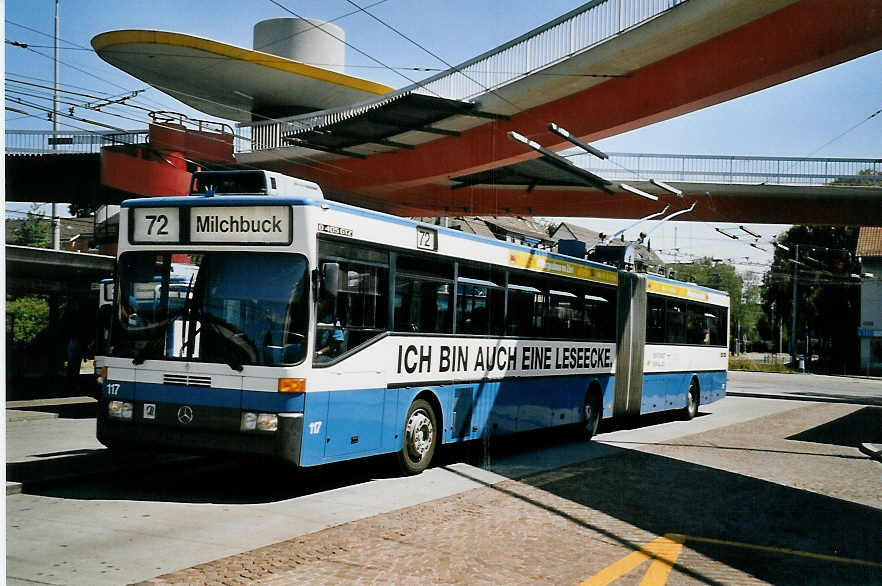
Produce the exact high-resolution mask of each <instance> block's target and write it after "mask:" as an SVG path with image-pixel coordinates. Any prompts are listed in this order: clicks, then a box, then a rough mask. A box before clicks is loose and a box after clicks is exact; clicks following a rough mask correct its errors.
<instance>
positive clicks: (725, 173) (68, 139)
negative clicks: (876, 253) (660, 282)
mask: <svg viewBox="0 0 882 586" xmlns="http://www.w3.org/2000/svg"><path fill="white" fill-rule="evenodd" d="M147 136H148V133H147V131H146V130H131V131H128V132H126V133H119V132H104V131H100V132H87V131H58V132H57V133H53V132H52V131H35V130H7V131H6V145H7V153H10V154H7V174H6V181H7V184H6V198H7V200H9V201H28V202H30V201H35V202H50V201H55V202H70V201H80V202H85V203H89V202H96V201H98V202H100V203H104V204H117V203H119V202H120V201H122V200H123V199H125V198H126V197H129V196H130V195H131V194H126V193H124V192H120V191H115V190H109V189H102V188H101V187H100V185H99V175H100V170H99V158H98V157H99V154H100V150H101V148H102V146H107V145H109V144H120V143H126V144H135V143H139V142H144V141H146V140H147ZM53 146H56V147H57V150H53V148H52V147H53ZM607 154H608V155H609V159H607V160H600V159H598V158H596V157H592V156H589V155H586V154H568V155H566V156H567V158H568V159H569V160H570V161H572V162H573V163H574V164H575V165H576V166H578V167H579V168H582V169H586V170H588V171H591V172H592V173H595V174H597V175H599V176H601V177H604V178H607V179H610V180H613V181H627V182H628V184H629V185H634V186H635V187H638V188H640V189H643V190H645V191H648V192H654V193H658V194H662V193H663V191H662V190H659V189H658V188H657V187H656V186H654V185H652V184H651V183H649V180H650V179H657V180H661V181H664V182H666V183H668V184H670V185H672V186H674V187H677V188H678V189H681V190H682V191H683V192H684V199H683V201H679V200H678V201H674V202H673V206H672V209H678V208H679V207H682V208H685V207H688V206H689V205H691V201H698V202H699V205H697V206H696V209H695V210H694V211H693V213H691V214H687V215H684V216H683V217H682V220H684V221H743V222H752V223H775V224H852V225H865V226H866V225H882V159H868V158H818V157H764V156H742V155H694V154H658V153H618V152H614V153H607ZM53 169H54V170H53ZM499 177H500V175H497V180H496V183H495V184H493V185H492V188H493V189H497V190H498V189H508V190H510V191H512V192H517V193H518V194H519V195H520V197H525V198H530V197H542V194H543V192H549V191H550V192H552V193H555V194H557V195H556V197H557V198H558V199H560V203H559V204H558V206H557V207H556V208H554V212H555V213H551V214H549V215H553V216H554V215H556V216H571V215H572V213H571V209H570V207H571V206H570V200H572V199H576V198H577V199H579V200H581V201H584V200H585V198H595V201H596V205H595V206H594V207H592V208H590V209H587V212H588V213H586V214H584V215H586V216H589V217H609V218H615V217H629V216H634V217H637V216H639V215H640V214H641V213H643V210H644V209H654V207H658V208H659V209H660V208H661V207H663V206H662V205H658V204H655V205H654V206H653V205H652V204H651V203H649V204H648V203H647V202H644V201H643V200H641V199H640V198H635V197H629V198H627V199H625V198H621V197H619V198H613V197H611V196H609V195H607V194H604V193H596V192H586V191H585V190H584V189H572V190H561V188H560V187H553V186H552V187H545V186H542V185H539V186H537V187H536V188H535V189H534V190H531V192H530V193H527V189H526V188H525V186H524V185H523V182H520V183H515V184H512V185H502V184H501V183H500V181H499ZM72 178H73V179H74V180H72ZM450 184H451V185H453V184H454V183H453V182H450ZM475 185H476V186H477V187H476V188H479V187H480V185H479V184H475ZM580 205H582V204H580ZM628 206H633V207H634V209H630V208H629V207H628ZM647 206H648V207H647ZM546 207H547V208H548V206H546ZM453 211H454V212H456V213H461V212H462V211H463V210H453ZM470 213H471V212H470ZM475 213H478V212H475ZM414 215H418V214H414ZM434 215H437V214H434ZM496 215H504V214H496ZM537 215H538V214H537ZM643 215H645V214H643Z"/></svg>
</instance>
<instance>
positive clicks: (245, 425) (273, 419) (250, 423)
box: [239, 411, 279, 431]
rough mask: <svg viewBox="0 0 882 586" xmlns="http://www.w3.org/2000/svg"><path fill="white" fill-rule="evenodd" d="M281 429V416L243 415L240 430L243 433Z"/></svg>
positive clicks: (250, 413) (266, 414)
mask: <svg viewBox="0 0 882 586" xmlns="http://www.w3.org/2000/svg"><path fill="white" fill-rule="evenodd" d="M278 428H279V416H278V415H276V414H275V413H252V412H250V411H246V412H244V413H242V420H241V425H240V426H239V429H240V430H242V431H276V430H277V429H278Z"/></svg>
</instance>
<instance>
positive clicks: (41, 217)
mask: <svg viewBox="0 0 882 586" xmlns="http://www.w3.org/2000/svg"><path fill="white" fill-rule="evenodd" d="M10 244H17V245H19V246H31V247H34V248H49V246H50V245H51V237H50V225H49V221H48V220H47V219H46V216H45V214H44V213H43V212H42V211H41V210H40V205H39V204H36V203H32V204H31V209H30V210H29V211H28V213H27V217H26V218H25V220H24V221H23V222H21V224H20V225H19V227H18V230H17V231H16V234H15V236H14V237H13V238H12V239H11V242H10Z"/></svg>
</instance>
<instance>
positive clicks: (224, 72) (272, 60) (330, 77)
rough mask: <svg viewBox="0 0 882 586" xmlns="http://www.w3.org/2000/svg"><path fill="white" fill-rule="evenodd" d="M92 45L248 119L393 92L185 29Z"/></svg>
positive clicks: (116, 61) (122, 35)
mask: <svg viewBox="0 0 882 586" xmlns="http://www.w3.org/2000/svg"><path fill="white" fill-rule="evenodd" d="M92 47H93V48H94V49H95V51H96V52H97V53H98V55H99V56H100V57H101V58H102V59H104V60H105V61H107V62H108V63H110V64H111V65H113V66H115V67H118V68H119V69H122V70H123V71H125V72H126V73H128V74H129V75H132V76H134V77H136V78H138V79H140V80H141V81H143V82H145V83H148V84H150V85H151V86H153V87H155V88H156V89H159V90H161V91H163V92H165V93H166V94H168V95H170V96H172V97H174V98H175V99H178V100H180V101H182V102H184V103H185V104H187V105H188V106H191V107H193V108H195V109H197V110H199V111H200V112H204V113H206V114H209V115H211V116H217V117H219V118H224V119H227V120H234V121H237V122H250V121H251V120H252V113H256V114H257V118H258V119H259V117H260V115H261V114H262V113H263V114H264V115H269V116H273V117H276V116H280V115H292V114H298V113H303V112H308V111H312V110H324V109H327V108H334V107H337V106H342V105H348V104H353V103H356V102H360V101H363V100H366V99H368V98H372V97H375V96H381V95H384V94H387V93H389V92H391V91H393V89H392V88H390V87H387V86H385V85H382V84H379V83H375V82H372V81H368V80H365V79H360V78H357V77H351V76H348V75H344V74H341V73H337V72H335V71H330V70H327V69H322V68H321V67H314V66H312V65H306V64H304V63H300V62H299V61H294V60H291V59H285V58H284V57H277V56H276V55H270V54H269V53H263V52H261V51H253V50H251V49H245V48H242V47H236V46H234V45H227V44H224V43H219V42H217V41H212V40H209V39H204V38H201V37H194V36H191V35H185V34H182V33H172V32H164V31H152V30H119V31H110V32H106V33H102V34H100V35H97V36H96V37H95V38H93V39H92Z"/></svg>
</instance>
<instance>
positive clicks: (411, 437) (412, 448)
mask: <svg viewBox="0 0 882 586" xmlns="http://www.w3.org/2000/svg"><path fill="white" fill-rule="evenodd" d="M403 435H404V437H403V438H402V441H401V450H399V451H398V464H399V466H401V471H402V472H404V473H405V474H410V475H412V474H419V473H420V472H422V471H423V470H425V469H426V468H428V466H429V463H431V461H432V457H433V456H434V455H435V448H436V447H437V445H438V437H439V436H438V419H437V417H435V410H434V409H432V406H431V405H429V403H428V402H426V401H424V400H422V399H417V400H416V401H414V402H413V403H411V405H410V409H408V410H407V417H405V418H404V434H403Z"/></svg>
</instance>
